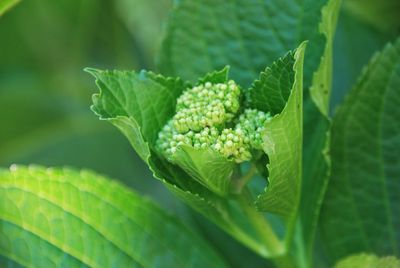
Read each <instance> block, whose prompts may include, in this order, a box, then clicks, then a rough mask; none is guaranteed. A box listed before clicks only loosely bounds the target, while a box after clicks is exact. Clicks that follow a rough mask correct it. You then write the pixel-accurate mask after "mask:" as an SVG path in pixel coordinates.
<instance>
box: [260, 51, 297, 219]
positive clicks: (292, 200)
mask: <svg viewBox="0 0 400 268" xmlns="http://www.w3.org/2000/svg"><path fill="white" fill-rule="evenodd" d="M304 51H305V43H303V44H302V45H300V47H299V48H298V49H297V50H296V53H295V54H294V55H293V54H288V56H286V57H293V58H292V59H293V65H284V66H281V68H276V69H273V72H272V73H271V75H272V76H275V77H281V76H282V73H283V74H284V75H285V74H287V73H289V75H290V76H293V77H294V81H293V84H292V85H288V84H279V85H280V87H278V88H275V90H278V91H277V92H287V91H289V92H290V91H291V94H290V97H289V99H288V100H287V104H286V106H285V107H284V109H283V111H282V112H281V113H279V114H277V115H275V116H274V117H273V118H272V119H271V120H270V121H268V122H267V123H266V124H265V132H264V134H263V150H264V151H265V152H266V153H267V155H268V157H269V164H268V165H267V167H268V171H269V179H268V180H269V184H268V186H267V188H266V190H265V192H264V193H262V194H261V195H260V196H259V197H258V199H257V202H256V205H257V207H258V208H259V209H261V210H265V211H270V212H274V213H277V214H279V215H282V216H284V217H285V218H290V220H291V221H292V222H293V221H294V218H295V215H296V213H297V208H298V206H299V201H300V190H301V164H302V162H301V159H302V142H303V136H302V133H303V109H302V108H303V98H302V97H303V90H302V89H303V59H304ZM285 87H286V88H285ZM263 88H264V87H263ZM291 224H293V223H291Z"/></svg>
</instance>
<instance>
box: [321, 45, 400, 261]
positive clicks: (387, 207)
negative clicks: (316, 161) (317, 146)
mask: <svg viewBox="0 0 400 268" xmlns="http://www.w3.org/2000/svg"><path fill="white" fill-rule="evenodd" d="M399 89H400V39H397V41H396V42H395V43H394V44H393V45H392V44H389V45H387V46H386V47H385V49H384V50H383V51H382V52H381V53H379V54H377V55H375V56H374V57H373V58H372V60H371V62H370V63H369V65H368V66H367V68H366V69H364V72H363V73H362V75H361V77H360V79H359V81H358V83H357V84H356V86H355V87H354V88H353V89H352V90H351V91H350V93H349V95H348V97H347V99H346V101H345V102H344V104H343V105H342V106H341V107H340V109H339V110H338V112H337V114H336V116H335V117H334V120H333V125H332V140H331V148H330V150H331V156H332V178H331V181H330V184H329V187H328V191H327V195H326V198H325V202H324V208H323V210H322V213H321V226H322V231H323V237H324V241H325V244H326V246H327V249H328V252H329V255H330V257H331V259H333V260H338V259H340V258H342V257H344V256H347V255H349V254H352V253H355V252H360V251H365V252H375V253H376V254H379V255H395V256H398V255H399V254H400V251H399V250H400V217H399V216H398V215H400V180H399V177H400V139H399V137H400V125H399V121H398V119H399V118H400V110H399V108H398V107H399V106H400V90H399Z"/></svg>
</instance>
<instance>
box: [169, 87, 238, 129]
mask: <svg viewBox="0 0 400 268" xmlns="http://www.w3.org/2000/svg"><path fill="white" fill-rule="evenodd" d="M239 102H240V89H239V87H238V85H236V83H235V82H234V81H232V80H231V81H229V82H228V83H226V84H224V83H218V84H212V83H210V82H206V83H205V84H201V85H198V86H195V87H193V88H191V89H188V90H186V91H185V92H184V93H183V94H182V95H181V96H180V97H179V98H178V100H177V106H176V114H175V116H174V117H173V124H174V127H175V129H176V130H177V131H178V132H179V133H186V132H188V131H189V130H192V131H200V130H201V129H203V128H205V127H212V126H215V127H221V126H223V125H224V124H225V123H227V122H230V121H232V119H233V118H234V117H235V114H236V113H237V111H238V110H239V108H240V103H239Z"/></svg>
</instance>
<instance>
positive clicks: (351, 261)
mask: <svg viewBox="0 0 400 268" xmlns="http://www.w3.org/2000/svg"><path fill="white" fill-rule="evenodd" d="M381 267H385V268H397V267H400V260H398V259H396V258H395V257H392V256H388V257H381V258H379V257H377V256H375V255H372V254H358V255H352V256H349V257H346V258H345V259H343V260H340V261H339V262H338V263H336V265H335V268H381Z"/></svg>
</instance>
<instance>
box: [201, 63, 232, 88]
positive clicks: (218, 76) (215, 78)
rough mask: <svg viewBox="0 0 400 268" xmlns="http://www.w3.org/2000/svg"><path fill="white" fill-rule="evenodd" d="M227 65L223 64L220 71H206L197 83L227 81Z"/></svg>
mask: <svg viewBox="0 0 400 268" xmlns="http://www.w3.org/2000/svg"><path fill="white" fill-rule="evenodd" d="M229 68H230V67H229V66H225V67H224V68H223V69H222V70H220V71H214V72H211V73H207V74H206V75H205V76H204V77H203V78H200V79H199V83H201V84H204V83H206V82H211V83H213V84H217V83H226V82H227V81H228V74H229Z"/></svg>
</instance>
